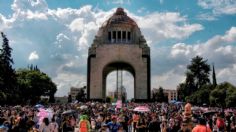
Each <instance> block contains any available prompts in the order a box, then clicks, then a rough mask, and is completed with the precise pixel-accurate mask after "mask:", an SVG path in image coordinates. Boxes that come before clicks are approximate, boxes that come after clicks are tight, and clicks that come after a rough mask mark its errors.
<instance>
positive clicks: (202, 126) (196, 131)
mask: <svg viewBox="0 0 236 132" xmlns="http://www.w3.org/2000/svg"><path fill="white" fill-rule="evenodd" d="M192 132H212V131H211V129H210V128H209V127H207V125H206V120H205V119H204V118H199V119H198V125H196V126H195V127H194V128H193V130H192Z"/></svg>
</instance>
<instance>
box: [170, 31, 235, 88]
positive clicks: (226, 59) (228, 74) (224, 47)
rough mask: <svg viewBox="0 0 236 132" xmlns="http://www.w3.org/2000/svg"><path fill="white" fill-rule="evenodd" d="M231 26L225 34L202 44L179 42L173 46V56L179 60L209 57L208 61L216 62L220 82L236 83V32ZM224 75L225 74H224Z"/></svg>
mask: <svg viewBox="0 0 236 132" xmlns="http://www.w3.org/2000/svg"><path fill="white" fill-rule="evenodd" d="M235 29H236V28H235V27H231V28H230V29H229V30H228V31H226V33H225V34H224V35H216V36H214V37H212V38H211V39H209V40H208V41H206V42H204V43H200V44H191V45H189V44H184V43H177V44H175V45H173V46H172V49H171V57H172V58H174V59H178V60H183V59H185V60H190V59H191V58H192V57H194V56H196V55H200V56H202V57H204V58H205V59H208V63H209V64H211V63H213V62H214V63H215V66H216V68H218V69H217V70H218V74H217V78H218V79H219V81H220V82H223V81H230V82H231V83H233V84H234V85H236V83H235V81H233V80H235V72H234V71H235V64H236V55H235V53H236V46H235V42H236V37H235V36H236V32H235ZM223 75H224V76H223Z"/></svg>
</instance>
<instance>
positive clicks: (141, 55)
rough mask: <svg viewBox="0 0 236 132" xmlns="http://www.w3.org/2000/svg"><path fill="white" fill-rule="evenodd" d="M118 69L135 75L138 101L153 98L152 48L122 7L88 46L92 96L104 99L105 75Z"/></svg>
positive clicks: (90, 94) (89, 93)
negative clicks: (151, 89)
mask: <svg viewBox="0 0 236 132" xmlns="http://www.w3.org/2000/svg"><path fill="white" fill-rule="evenodd" d="M117 68H119V69H124V70H127V71H129V72H130V73H131V74H132V75H133V77H134V98H135V99H136V100H147V99H150V48H149V47H148V45H147V44H146V40H145V39H144V37H143V36H142V34H141V32H140V29H139V28H138V26H137V24H136V23H135V22H134V21H133V20H132V19H131V18H129V17H128V16H127V15H126V13H125V12H124V10H123V9H122V8H118V9H117V11H116V12H115V13H114V15H113V16H112V17H111V18H109V19H108V20H107V21H106V22H105V23H104V24H103V25H102V27H101V28H100V29H99V31H98V33H97V35H96V36H95V39H94V41H93V44H92V45H91V47H90V48H89V52H88V71H87V77H88V79H87V85H88V87H87V95H88V98H89V99H105V97H106V77H107V75H108V74H109V73H110V72H112V71H114V70H116V69H117Z"/></svg>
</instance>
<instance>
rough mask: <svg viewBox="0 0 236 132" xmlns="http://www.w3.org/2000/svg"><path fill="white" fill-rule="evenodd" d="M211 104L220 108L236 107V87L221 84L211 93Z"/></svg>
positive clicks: (226, 83)
mask: <svg viewBox="0 0 236 132" xmlns="http://www.w3.org/2000/svg"><path fill="white" fill-rule="evenodd" d="M210 103H211V105H213V106H218V107H223V108H224V107H236V87H235V86H233V85H232V84H230V83H228V82H224V83H221V84H219V85H217V86H216V88H215V89H214V90H213V91H211V93H210Z"/></svg>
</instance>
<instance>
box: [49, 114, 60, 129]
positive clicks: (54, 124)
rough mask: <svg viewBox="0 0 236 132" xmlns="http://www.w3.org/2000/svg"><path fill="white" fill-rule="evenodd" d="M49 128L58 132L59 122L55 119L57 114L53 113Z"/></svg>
mask: <svg viewBox="0 0 236 132" xmlns="http://www.w3.org/2000/svg"><path fill="white" fill-rule="evenodd" d="M49 130H50V132H58V130H59V128H58V124H57V122H56V120H55V115H53V117H52V121H51V123H50V124H49Z"/></svg>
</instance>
